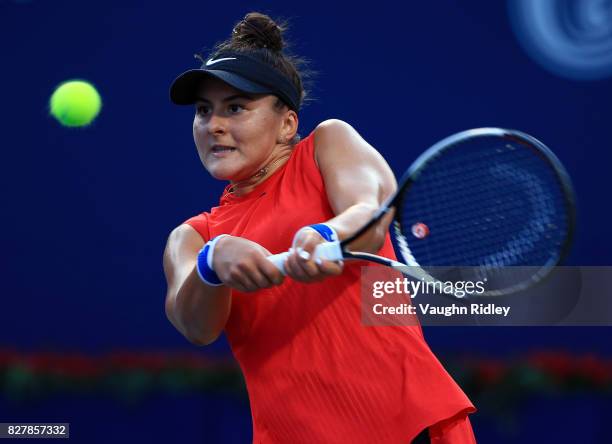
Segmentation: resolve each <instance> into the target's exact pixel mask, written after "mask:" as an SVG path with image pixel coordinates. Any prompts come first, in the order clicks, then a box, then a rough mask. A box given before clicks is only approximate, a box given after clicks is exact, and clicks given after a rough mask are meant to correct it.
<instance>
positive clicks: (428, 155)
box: [269, 128, 575, 296]
mask: <svg viewBox="0 0 612 444" xmlns="http://www.w3.org/2000/svg"><path fill="white" fill-rule="evenodd" d="M392 208H394V209H395V214H394V220H393V222H392V224H391V233H392V235H393V237H394V239H395V246H396V253H398V254H397V256H398V259H399V261H401V262H399V261H394V260H391V259H389V258H385V257H381V256H377V255H374V254H369V253H363V252H356V251H350V250H349V249H348V245H349V244H350V243H351V242H352V241H354V240H355V239H357V238H358V237H359V236H361V235H362V234H364V233H365V232H366V231H367V230H368V229H369V228H371V227H372V226H373V225H374V224H376V223H377V222H378V221H380V219H381V218H382V217H383V216H384V215H385V214H386V213H387V212H389V211H390V210H391V209H392ZM574 225H575V198H574V192H573V189H572V185H571V182H570V179H569V176H568V174H567V172H566V171H565V168H564V167H563V165H562V164H561V162H560V161H559V160H558V159H557V157H556V156H555V155H554V154H553V152H552V151H551V150H550V149H549V148H547V147H546V146H545V145H544V144H543V143H542V142H540V141H538V140H537V139H535V138H534V137H531V136H529V135H528V134H525V133H522V132H520V131H515V130H507V129H500V128H479V129H472V130H467V131H462V132H460V133H457V134H454V135H452V136H450V137H447V138H446V139H444V140H442V141H440V142H438V143H436V144H435V145H433V146H432V147H431V148H429V149H428V150H427V151H425V152H424V153H423V154H421V156H420V157H419V158H417V160H416V161H415V162H414V163H413V164H412V165H411V166H410V168H409V169H408V170H407V171H406V173H405V174H404V175H403V177H402V178H401V180H400V181H399V187H398V190H397V192H396V193H395V195H393V196H391V197H390V198H389V199H388V200H387V201H386V202H385V203H384V204H383V205H382V207H381V208H380V209H379V210H378V212H377V213H376V215H375V216H374V217H373V218H372V220H370V221H369V222H368V223H367V224H366V225H364V226H363V227H362V228H361V229H359V230H358V231H357V232H356V233H355V234H353V235H352V236H351V237H349V238H347V239H345V240H343V241H341V242H328V243H324V244H320V245H318V246H317V248H316V249H315V252H314V258H315V259H316V258H322V259H327V260H342V259H349V260H350V259H359V260H366V261H371V262H376V263H379V264H382V265H387V266H390V267H394V268H397V269H399V270H400V271H402V273H404V274H405V275H407V276H410V277H412V278H415V279H421V280H426V281H438V280H439V279H442V278H443V277H445V276H448V275H449V270H452V269H456V268H457V267H468V269H469V270H472V271H471V272H470V273H471V276H466V275H465V274H466V271H465V268H462V271H461V273H462V277H463V279H466V278H467V279H478V280H483V279H484V280H487V279H488V278H494V275H499V274H500V273H501V274H504V276H505V278H504V279H497V280H496V279H492V280H491V281H497V282H498V283H497V284H496V285H493V286H487V290H486V291H485V293H484V294H479V296H499V295H506V294H510V293H513V292H516V291H520V290H522V289H525V288H527V287H529V286H531V285H533V284H534V283H536V282H539V281H540V280H542V279H543V278H544V277H545V276H546V275H547V274H548V273H549V272H550V271H551V270H552V268H553V267H554V266H555V265H557V264H558V263H559V262H560V261H561V260H562V259H563V258H564V257H565V256H566V255H567V253H568V250H569V247H570V244H571V240H572V235H573V232H574ZM288 254H289V253H287V252H285V253H280V254H277V255H272V256H269V259H270V260H271V261H272V262H274V263H275V265H277V266H278V267H279V268H280V269H281V270H283V264H284V261H285V259H286V257H287V255H288ZM508 270H510V271H508ZM512 270H515V271H512ZM451 274H452V273H451ZM451 295H452V294H451Z"/></svg>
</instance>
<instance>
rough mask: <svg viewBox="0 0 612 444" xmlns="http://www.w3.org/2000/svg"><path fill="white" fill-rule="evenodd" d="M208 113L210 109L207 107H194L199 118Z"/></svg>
mask: <svg viewBox="0 0 612 444" xmlns="http://www.w3.org/2000/svg"><path fill="white" fill-rule="evenodd" d="M209 112H210V107H209V106H208V105H197V106H196V114H197V115H199V116H205V115H206V114H208V113H209Z"/></svg>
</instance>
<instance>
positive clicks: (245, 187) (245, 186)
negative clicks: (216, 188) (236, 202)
mask: <svg viewBox="0 0 612 444" xmlns="http://www.w3.org/2000/svg"><path fill="white" fill-rule="evenodd" d="M289 156H291V150H286V151H283V152H281V153H279V154H278V155H277V156H276V157H275V158H273V159H271V160H270V161H268V163H266V165H264V166H263V167H262V168H260V169H259V170H257V172H256V173H255V174H253V175H252V176H251V177H249V178H248V179H243V180H239V181H237V182H231V184H230V186H229V188H228V189H227V191H226V193H227V194H234V195H236V196H242V195H244V194H247V193H249V192H250V191H252V190H253V189H254V188H255V187H256V186H257V185H259V184H260V183H262V182H263V181H265V180H266V179H267V178H268V177H270V176H271V175H272V173H274V172H275V171H276V170H278V169H279V168H280V167H282V166H283V165H284V164H285V163H286V162H287V160H288V159H289Z"/></svg>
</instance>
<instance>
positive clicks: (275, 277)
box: [258, 259, 285, 287]
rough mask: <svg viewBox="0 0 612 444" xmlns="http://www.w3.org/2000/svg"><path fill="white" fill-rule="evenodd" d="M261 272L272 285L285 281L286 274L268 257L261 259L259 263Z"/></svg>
mask: <svg viewBox="0 0 612 444" xmlns="http://www.w3.org/2000/svg"><path fill="white" fill-rule="evenodd" d="M258 267H259V271H260V273H261V274H262V275H263V276H264V277H265V278H266V279H267V280H268V282H269V283H270V285H269V286H270V287H272V286H274V285H280V284H282V283H283V281H284V279H285V276H284V275H283V273H281V271H280V270H279V269H278V268H276V266H275V265H274V264H273V263H272V262H270V261H269V260H268V259H265V260H263V261H261V262H260V263H259V264H258Z"/></svg>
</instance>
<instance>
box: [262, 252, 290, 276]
mask: <svg viewBox="0 0 612 444" xmlns="http://www.w3.org/2000/svg"><path fill="white" fill-rule="evenodd" d="M288 256H289V252H288V251H285V252H283V253H278V254H273V255H271V256H268V258H267V259H268V260H269V261H270V262H272V263H273V264H274V265H275V266H276V268H278V269H279V270H280V272H281V273H283V275H286V274H287V273H285V259H287V257H288Z"/></svg>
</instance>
